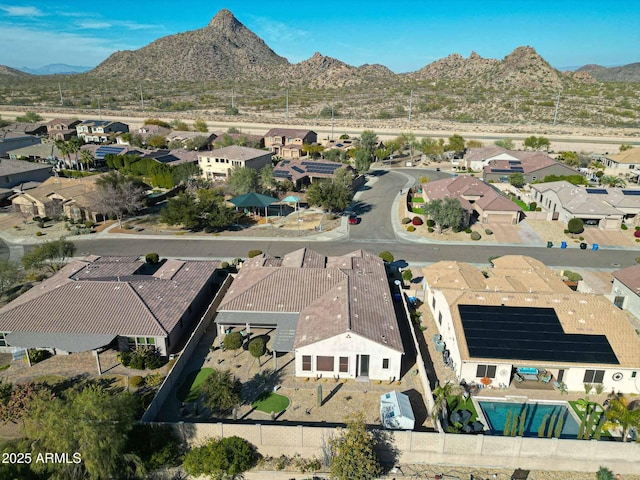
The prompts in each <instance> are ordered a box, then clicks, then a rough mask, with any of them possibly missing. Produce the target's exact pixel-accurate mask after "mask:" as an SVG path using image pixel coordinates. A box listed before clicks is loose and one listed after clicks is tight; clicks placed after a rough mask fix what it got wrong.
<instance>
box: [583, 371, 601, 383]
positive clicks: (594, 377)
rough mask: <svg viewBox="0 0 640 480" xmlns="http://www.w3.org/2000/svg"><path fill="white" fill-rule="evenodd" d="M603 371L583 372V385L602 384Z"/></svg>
mask: <svg viewBox="0 0 640 480" xmlns="http://www.w3.org/2000/svg"><path fill="white" fill-rule="evenodd" d="M603 379H604V370H586V371H585V372H584V380H583V382H584V383H602V380H603Z"/></svg>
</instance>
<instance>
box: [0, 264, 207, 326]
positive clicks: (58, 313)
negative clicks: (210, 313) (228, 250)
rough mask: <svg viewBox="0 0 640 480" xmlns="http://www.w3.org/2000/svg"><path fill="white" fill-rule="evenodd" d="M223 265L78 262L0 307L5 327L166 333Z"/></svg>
mask: <svg viewBox="0 0 640 480" xmlns="http://www.w3.org/2000/svg"><path fill="white" fill-rule="evenodd" d="M218 264H219V262H217V261H202V262H197V261H189V262H183V261H167V262H166V263H165V264H164V265H162V266H161V267H160V269H159V270H158V271H157V272H156V274H158V272H161V274H160V276H154V275H140V274H135V272H137V271H138V270H139V269H140V267H141V266H143V265H144V263H143V262H140V261H138V260H134V259H133V258H132V257H90V258H89V260H85V261H80V260H77V261H74V262H71V263H70V264H68V265H66V266H65V267H64V268H63V269H62V270H60V271H59V272H58V273H57V274H56V275H54V276H53V277H51V278H49V279H47V280H45V281H44V282H42V283H41V284H39V285H36V286H35V287H34V288H32V289H31V290H29V291H28V292H26V293H25V294H23V295H21V296H20V297H18V298H17V299H15V300H14V301H12V302H10V303H9V304H7V305H5V306H4V307H2V308H0V331H3V332H24V333H29V332H32V333H47V332H48V333H59V334H79V335H122V336H166V335H167V333H168V332H171V330H172V329H173V328H174V327H175V326H176V324H177V323H178V322H179V321H180V318H181V317H182V315H183V314H184V313H185V311H187V310H188V308H189V306H190V305H191V303H192V302H193V300H194V299H195V298H196V296H197V295H198V294H199V293H200V291H201V290H202V289H203V288H205V287H206V286H207V283H208V281H209V279H210V278H211V276H212V275H213V273H214V271H215V269H216V268H217V267H218ZM168 273H170V275H168ZM119 276H121V277H120V280H118V277H119Z"/></svg>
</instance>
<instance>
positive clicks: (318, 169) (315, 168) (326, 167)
mask: <svg viewBox="0 0 640 480" xmlns="http://www.w3.org/2000/svg"><path fill="white" fill-rule="evenodd" d="M302 165H304V166H305V167H306V169H307V172H308V173H323V174H328V175H331V174H333V173H334V172H335V171H336V170H337V169H338V168H340V167H341V165H340V164H339V163H333V162H332V163H323V162H302Z"/></svg>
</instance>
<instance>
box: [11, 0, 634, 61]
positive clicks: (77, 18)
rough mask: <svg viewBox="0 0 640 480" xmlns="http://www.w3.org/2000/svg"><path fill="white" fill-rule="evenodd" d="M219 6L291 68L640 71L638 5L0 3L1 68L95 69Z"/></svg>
mask: <svg viewBox="0 0 640 480" xmlns="http://www.w3.org/2000/svg"><path fill="white" fill-rule="evenodd" d="M222 8H227V9H229V10H231V12H233V14H234V15H235V16H236V18H238V20H240V22H242V23H243V24H244V25H246V26H247V27H248V28H249V29H250V30H252V31H253V32H254V33H256V34H257V35H258V36H259V37H261V38H262V39H263V40H264V41H265V42H266V43H267V45H269V46H270V47H271V48H272V49H273V50H274V51H275V52H276V53H277V54H279V55H282V56H284V57H286V58H287V59H288V60H289V61H290V62H292V63H296V62H300V61H302V60H305V59H307V58H309V57H310V56H311V55H313V54H314V52H316V51H318V52H320V53H322V54H323V55H327V56H331V57H335V58H338V59H340V60H342V61H344V62H346V63H348V64H351V65H355V66H358V65H362V64H365V63H380V64H382V65H385V66H387V67H389V68H390V69H391V70H393V71H395V72H398V73H400V72H408V71H414V70H418V69H420V68H422V67H423V66H425V65H427V64H428V63H431V62H433V61H435V60H437V59H439V58H443V57H446V56H447V55H449V54H451V53H459V54H461V55H463V56H465V57H467V56H469V54H470V53H471V52H472V51H474V50H475V51H476V52H477V53H478V54H479V55H481V56H482V57H486V58H497V59H501V58H504V56H506V55H508V54H509V53H510V52H511V51H513V49H515V48H516V47H518V46H522V45H528V46H532V47H534V48H535V49H536V50H537V51H538V53H539V54H540V55H542V56H543V57H544V58H545V59H546V60H547V61H548V62H549V63H551V64H552V65H553V66H555V67H567V66H580V65H584V64H588V63H596V64H600V65H607V66H610V65H623V64H628V63H633V62H640V1H638V0H602V1H597V2H596V1H591V0H583V1H579V2H578V1H574V0H565V1H558V0H554V1H546V0H540V1H530V0H512V1H491V0H486V1H477V0H474V1H466V0H458V1H455V2H450V1H443V0H439V1H431V0H424V1H416V0H408V1H397V2H387V1H376V0H370V1H368V2H360V1H359V2H347V1H343V2H337V1H334V0H324V1H320V2H292V1H281V0H272V1H266V2H265V1H232V0H227V1H225V2H219V1H212V0H207V1H205V0H192V1H185V2H175V1H166V0H158V1H154V2H146V1H131V0H127V1H126V2H124V1H120V0H113V1H110V2H108V1H107V2H78V1H77V0H76V1H73V2H72V1H68V0H54V1H50V0H48V1H30V2H29V1H27V2H11V1H9V0H0V45H2V48H0V64H3V65H9V66H12V67H23V66H26V67H30V68H34V67H40V66H43V65H47V64H52V63H66V64H69V65H86V66H95V65H97V64H99V63H100V62H102V61H103V60H105V59H106V58H107V57H108V56H109V55H110V54H111V53H113V52H114V51H117V50H126V49H137V48H140V47H142V46H144V45H146V44H148V43H150V42H151V41H153V40H155V39H157V38H159V37H162V36H165V35H171V34H174V33H179V32H183V31H186V30H195V29H198V28H202V27H204V26H206V25H207V24H208V23H209V21H210V19H211V18H212V17H213V16H214V15H215V14H216V12H217V11H218V10H220V9H222Z"/></svg>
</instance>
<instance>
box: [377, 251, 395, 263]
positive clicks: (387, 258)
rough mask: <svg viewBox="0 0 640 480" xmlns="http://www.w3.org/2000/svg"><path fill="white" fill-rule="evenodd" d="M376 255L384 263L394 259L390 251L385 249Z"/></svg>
mask: <svg viewBox="0 0 640 480" xmlns="http://www.w3.org/2000/svg"><path fill="white" fill-rule="evenodd" d="M378 256H379V257H380V258H381V259H382V261H383V262H386V263H391V262H393V260H394V258H393V255H392V253H391V252H388V251H386V250H385V251H384V252H380V254H379V255H378Z"/></svg>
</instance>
